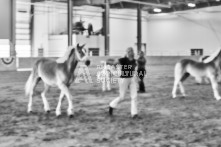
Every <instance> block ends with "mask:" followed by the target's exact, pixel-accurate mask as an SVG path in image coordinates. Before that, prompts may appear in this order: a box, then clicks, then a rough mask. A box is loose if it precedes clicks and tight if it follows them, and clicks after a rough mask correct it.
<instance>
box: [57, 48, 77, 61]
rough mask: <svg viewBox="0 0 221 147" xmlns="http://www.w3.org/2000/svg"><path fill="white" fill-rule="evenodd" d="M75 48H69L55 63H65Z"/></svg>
mask: <svg viewBox="0 0 221 147" xmlns="http://www.w3.org/2000/svg"><path fill="white" fill-rule="evenodd" d="M74 50H75V48H74V47H73V46H69V47H68V48H67V50H66V52H65V54H64V56H62V57H60V58H58V59H57V60H56V62H57V63H64V62H65V61H67V60H68V59H69V58H70V56H71V55H72V54H73V53H74Z"/></svg>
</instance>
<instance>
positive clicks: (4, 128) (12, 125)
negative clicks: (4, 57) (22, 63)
mask: <svg viewBox="0 0 221 147" xmlns="http://www.w3.org/2000/svg"><path fill="white" fill-rule="evenodd" d="M89 70H90V73H91V75H92V77H93V81H94V83H90V84H89V83H80V84H73V85H72V86H71V93H72V95H73V97H74V99H73V104H74V108H75V110H74V111H75V116H74V118H71V119H70V118H68V117H67V115H66V109H67V100H66V99H65V101H63V103H62V116H61V117H59V118H57V117H56V116H55V108H56V105H57V101H58V97H59V90H58V89H57V88H52V89H51V90H50V92H49V94H48V95H47V97H48V101H49V103H50V107H51V110H52V111H51V113H50V114H45V112H44V110H43V103H42V100H41V97H40V95H39V94H40V92H41V91H42V89H43V85H42V83H41V84H39V85H38V86H37V88H36V91H37V92H36V93H35V96H34V99H33V111H34V112H33V113H32V114H27V103H28V98H26V97H25V95H24V84H25V82H26V80H27V78H28V76H29V74H30V72H28V71H23V72H0V75H1V76H0V147H14V146H16V147H221V139H220V136H221V101H216V100H215V98H213V94H212V89H211V86H210V85H197V84H195V81H194V79H193V78H190V79H188V80H187V81H186V82H185V83H184V86H185V88H186V91H187V94H188V97H186V98H181V97H180V98H176V99H172V98H171V91H172V86H173V66H169V65H168V66H157V65H156V66H148V68H147V71H148V72H147V77H146V78H145V84H146V91H147V92H146V93H144V94H139V95H138V101H139V114H140V116H141V118H140V119H137V120H133V119H131V118H130V98H129V95H128V96H127V99H126V100H125V101H124V102H123V103H121V105H120V106H119V108H118V109H116V110H115V111H114V116H113V117H109V116H108V104H109V102H110V101H111V100H113V99H114V98H115V97H117V96H118V86H117V84H113V85H112V87H113V90H112V91H111V92H101V85H99V84H98V83H96V77H95V73H96V68H95V67H90V69H89Z"/></svg>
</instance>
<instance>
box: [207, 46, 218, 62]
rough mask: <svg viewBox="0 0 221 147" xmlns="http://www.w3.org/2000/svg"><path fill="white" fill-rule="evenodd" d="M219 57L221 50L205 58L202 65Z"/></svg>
mask: <svg viewBox="0 0 221 147" xmlns="http://www.w3.org/2000/svg"><path fill="white" fill-rule="evenodd" d="M220 56H221V49H218V50H216V51H215V52H214V53H213V54H212V55H210V56H209V57H208V58H206V59H205V60H204V61H203V62H204V63H209V62H212V61H214V60H216V59H217V58H219V57H220Z"/></svg>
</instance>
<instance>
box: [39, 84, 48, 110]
mask: <svg viewBox="0 0 221 147" xmlns="http://www.w3.org/2000/svg"><path fill="white" fill-rule="evenodd" d="M44 87H45V89H44V91H43V92H42V93H41V97H42V101H43V103H44V110H45V112H47V113H49V112H50V107H49V104H48V101H47V98H46V93H47V92H48V90H49V85H47V84H44Z"/></svg>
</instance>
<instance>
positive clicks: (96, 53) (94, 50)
mask: <svg viewBox="0 0 221 147" xmlns="http://www.w3.org/2000/svg"><path fill="white" fill-rule="evenodd" d="M89 55H90V56H99V48H89Z"/></svg>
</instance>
